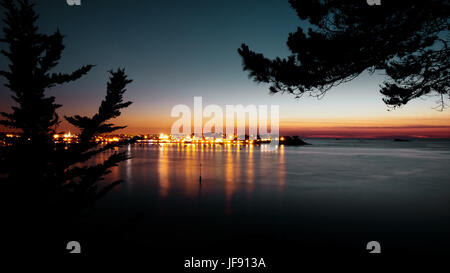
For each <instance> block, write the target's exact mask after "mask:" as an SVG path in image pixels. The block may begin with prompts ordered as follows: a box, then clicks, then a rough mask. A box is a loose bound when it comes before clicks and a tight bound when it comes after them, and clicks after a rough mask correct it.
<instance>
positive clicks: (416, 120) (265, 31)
mask: <svg viewBox="0 0 450 273" xmlns="http://www.w3.org/2000/svg"><path fill="white" fill-rule="evenodd" d="M36 2H37V3H36V10H37V12H38V14H39V15H40V19H39V24H40V30H41V31H42V32H45V33H51V32H54V31H55V30H56V29H57V28H58V29H59V30H60V31H61V33H62V34H64V35H65V40H64V44H65V46H66V50H65V51H64V52H63V55H62V59H61V63H60V65H59V66H58V67H57V69H56V71H62V72H68V71H72V70H73V69H74V68H77V67H79V66H80V65H84V64H95V65H96V67H95V68H94V69H93V71H91V72H90V73H89V74H88V75H87V76H85V77H83V78H81V79H80V80H78V81H76V82H74V83H71V84H68V85H64V86H58V87H57V88H54V89H52V90H50V91H49V92H48V94H49V95H54V96H55V97H56V101H57V103H60V104H62V105H63V107H62V108H61V109H60V110H59V111H58V112H59V114H60V116H61V118H62V117H63V116H64V115H74V114H81V115H92V114H93V113H95V111H96V110H97V106H98V105H99V102H100V101H101V99H102V98H103V96H104V94H105V92H106V81H107V79H108V78H107V77H108V75H107V70H109V69H112V68H117V67H124V68H125V69H126V72H127V74H128V75H129V76H130V78H132V79H133V80H134V81H133V83H132V84H130V86H129V88H128V91H127V92H126V95H125V96H126V98H127V100H131V101H133V102H134V103H133V104H132V105H131V106H130V107H129V108H128V109H126V110H124V111H123V113H122V115H121V117H120V118H118V119H117V120H115V123H116V124H119V125H127V126H128V127H127V128H126V129H123V130H121V131H120V132H119V133H130V134H146V133H155V134H157V133H169V132H170V128H171V125H172V123H173V122H174V121H175V120H176V118H171V117H170V111H171V109H172V107H173V106H175V105H177V104H186V105H188V106H192V104H193V97H194V96H202V97H203V98H204V101H205V103H206V104H217V105H219V106H222V107H224V106H225V105H226V104H233V105H236V104H242V105H244V106H245V105H249V104H255V105H261V104H264V105H271V104H276V105H279V106H280V134H281V135H299V136H303V137H355V138H360V137H367V138H384V137H397V136H404V137H434V138H449V137H450V110H446V111H443V112H439V111H436V110H434V109H433V107H434V106H435V101H436V100H437V98H433V97H430V98H428V99H426V100H422V99H417V100H414V101H411V102H410V103H409V104H408V105H406V106H404V107H402V108H400V109H395V110H392V111H387V109H388V108H387V106H386V105H385V104H384V103H383V101H382V95H381V94H380V93H379V92H378V90H379V85H380V84H381V83H382V81H383V78H384V76H383V75H382V72H376V73H375V74H374V75H368V74H367V73H364V74H363V75H361V76H359V77H358V78H356V79H355V80H354V81H352V82H349V83H346V84H343V85H340V86H338V87H335V88H333V89H332V90H330V92H329V93H328V94H327V95H326V96H325V97H324V98H323V99H321V100H317V99H316V98H309V97H304V98H301V99H294V98H293V97H292V96H288V95H273V96H271V95H269V91H268V86H265V85H257V84H255V83H254V82H253V81H251V80H250V79H248V77H247V73H245V72H243V71H242V66H241V58H240V56H239V55H238V54H237V48H238V47H239V46H240V45H241V43H243V42H245V43H247V44H249V45H250V46H251V47H252V48H253V49H255V50H257V51H261V52H264V53H265V54H266V55H268V56H269V57H275V56H285V55H287V54H288V49H287V47H286V45H285V41H286V37H287V36H288V34H289V33H290V32H293V31H295V30H296V28H297V26H299V25H300V24H302V22H300V21H299V19H298V17H297V15H296V14H295V11H294V10H293V9H291V8H290V6H289V3H288V1H287V0H286V1H279V0H271V1H256V0H248V1H237V0H232V1H191V2H186V1H181V0H176V1H170V2H167V1H119V0H113V1H83V2H82V5H81V6H68V5H67V4H66V1H63V0H61V1H36ZM3 13H4V10H3V9H0V17H2V18H3V16H4V14H3ZM117 18H120V20H117ZM3 24H4V23H3V22H0V26H1V27H0V29H2V28H3ZM2 35H3V33H2ZM4 46H5V45H4V44H1V45H0V47H1V48H2V49H4ZM7 65H8V61H7V60H6V58H5V57H4V56H1V57H0V69H7ZM4 83H5V79H4V78H1V79H0V85H1V86H0V111H4V112H10V107H11V106H12V105H14V102H13V100H12V99H11V93H10V92H9V90H7V88H6V87H5V86H4V85H3V84H4ZM69 130H70V131H72V132H76V129H75V128H73V127H71V126H70V125H69V124H68V123H67V122H65V121H63V122H62V123H61V125H60V127H59V128H58V131H69ZM0 131H10V129H8V128H4V127H1V128H0Z"/></svg>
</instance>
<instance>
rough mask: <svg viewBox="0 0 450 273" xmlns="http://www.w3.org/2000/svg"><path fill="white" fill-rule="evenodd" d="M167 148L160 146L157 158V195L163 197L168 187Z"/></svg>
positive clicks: (167, 191) (167, 192)
mask: <svg viewBox="0 0 450 273" xmlns="http://www.w3.org/2000/svg"><path fill="white" fill-rule="evenodd" d="M168 148H169V147H164V146H161V147H160V149H159V158H158V175H159V195H160V196H161V197H163V198H164V197H167V195H168V194H169V188H170V182H169V160H168Z"/></svg>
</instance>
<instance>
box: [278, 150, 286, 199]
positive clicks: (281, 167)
mask: <svg viewBox="0 0 450 273" xmlns="http://www.w3.org/2000/svg"><path fill="white" fill-rule="evenodd" d="M284 148H285V147H284V145H280V149H279V154H278V158H279V162H278V163H279V164H278V180H279V184H280V186H281V188H280V190H282V191H284V186H285V184H286V163H285V162H284Z"/></svg>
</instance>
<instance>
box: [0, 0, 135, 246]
mask: <svg viewBox="0 0 450 273" xmlns="http://www.w3.org/2000/svg"><path fill="white" fill-rule="evenodd" d="M1 4H2V6H3V7H4V8H5V10H6V14H5V15H6V16H5V19H4V22H5V24H6V25H5V27H4V29H3V32H4V37H3V38H2V39H1V42H2V43H5V44H6V45H7V46H8V49H7V50H2V51H1V53H2V54H3V55H5V56H6V57H7V58H8V59H9V62H10V64H9V70H8V71H0V75H1V76H3V77H4V78H5V79H6V84H5V86H6V87H7V88H8V89H9V90H10V91H11V92H12V93H13V96H12V97H13V99H14V100H15V102H17V105H16V106H12V112H11V113H1V116H2V117H3V119H1V120H0V124H2V125H4V126H8V127H10V128H14V129H17V130H20V131H21V132H22V137H21V138H20V139H19V140H17V141H16V142H15V143H14V144H13V145H10V146H5V147H1V148H0V166H1V168H0V182H1V185H2V188H3V189H2V194H1V199H2V205H3V206H2V209H3V210H5V214H4V215H7V216H9V217H6V218H5V219H6V220H5V223H6V226H8V225H10V228H11V229H10V231H11V232H13V231H14V232H22V234H27V233H29V231H30V229H29V228H28V227H31V226H32V227H33V234H34V235H36V234H37V233H39V235H36V236H41V237H42V236H43V235H42V234H50V233H51V234H52V235H51V236H53V238H56V237H58V236H57V235H56V234H55V233H61V232H62V231H61V230H62V228H63V227H64V228H65V229H67V228H68V226H67V223H68V221H70V220H71V219H74V218H76V217H78V216H79V215H80V214H81V213H82V212H83V211H84V210H85V209H86V208H88V207H89V206H91V205H92V204H93V203H94V202H95V201H96V200H98V199H99V198H100V197H102V196H103V195H105V194H106V193H107V192H108V191H109V190H111V189H112V188H113V187H115V186H116V185H118V184H119V183H120V182H121V181H115V182H112V183H110V184H107V185H103V184H104V183H100V181H102V180H103V179H104V176H105V175H106V174H108V173H109V172H110V169H111V167H114V166H117V164H118V163H120V162H121V161H124V160H126V159H128V156H127V155H126V154H125V153H123V152H115V151H114V149H116V148H117V147H120V146H122V145H124V144H127V143H129V141H121V142H117V143H111V144H107V145H99V144H97V143H96V142H95V141H93V138H94V137H95V136H96V135H99V134H104V133H111V132H114V131H115V130H118V129H122V128H125V126H114V125H113V124H111V123H108V122H109V121H110V120H111V119H114V118H116V117H118V116H119V115H120V114H121V112H120V110H121V109H123V108H126V107H128V106H129V105H130V104H131V102H124V101H123V94H124V92H125V91H126V86H127V85H128V84H129V83H130V82H131V80H130V79H128V77H127V75H126V74H125V71H124V69H118V70H116V71H109V73H110V78H109V81H108V83H107V88H106V89H107V90H106V96H105V99H104V100H103V101H102V103H101V105H100V107H99V109H98V113H97V114H96V115H94V116H93V117H92V118H89V117H82V116H79V115H76V116H74V117H66V119H67V120H68V121H69V122H70V123H71V124H73V125H75V126H77V127H78V128H80V131H81V135H80V138H79V142H78V143H72V144H64V143H59V144H55V143H54V142H53V134H54V133H55V126H57V125H58V123H59V118H58V115H57V113H56V110H57V109H58V108H59V107H61V105H58V104H56V103H55V97H48V96H46V95H45V93H46V91H47V90H48V89H49V88H51V87H54V86H56V85H61V84H64V83H67V82H71V81H75V80H77V79H79V78H80V77H82V76H83V75H85V74H86V73H88V72H89V71H90V70H91V69H92V68H93V67H94V66H93V65H86V66H82V67H81V68H79V69H77V70H75V71H74V72H72V73H69V74H64V73H54V72H52V71H53V70H54V69H55V67H56V66H57V65H58V63H59V60H60V58H61V52H62V51H63V50H64V45H63V36H62V35H61V33H60V32H59V31H56V32H55V33H53V34H51V35H46V34H41V33H39V30H38V27H37V20H38V15H37V14H36V13H35V11H34V8H33V4H32V3H30V2H29V1H28V0H21V1H13V0H2V1H1ZM107 151H110V153H111V155H110V156H109V158H108V159H107V160H105V161H104V162H102V163H100V164H96V165H89V164H87V162H88V160H89V159H90V158H92V157H93V156H95V155H97V154H99V153H104V152H107ZM37 222H39V223H40V225H38V226H39V227H40V228H38V229H36V230H35V228H36V227H37V225H36V223H37ZM42 232H43V233H42ZM36 236H34V237H33V236H31V235H30V237H33V238H28V239H31V240H32V239H36ZM16 239H17V238H16ZM23 240H25V239H23ZM46 244H47V245H48V244H49V242H46Z"/></svg>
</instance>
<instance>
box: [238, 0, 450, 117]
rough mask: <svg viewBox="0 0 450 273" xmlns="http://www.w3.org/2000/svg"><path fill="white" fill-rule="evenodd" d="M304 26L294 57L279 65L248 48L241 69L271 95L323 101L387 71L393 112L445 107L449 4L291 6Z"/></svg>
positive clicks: (424, 0)
mask: <svg viewBox="0 0 450 273" xmlns="http://www.w3.org/2000/svg"><path fill="white" fill-rule="evenodd" d="M289 3H290V4H291V7H292V8H293V9H295V10H296V12H297V15H298V16H299V17H300V19H301V20H303V21H305V22H307V23H308V24H309V25H310V27H309V29H308V30H307V31H306V30H304V29H303V28H301V27H298V29H297V31H296V32H295V33H291V34H289V37H288V40H287V46H288V47H289V49H290V51H291V52H292V55H290V56H288V57H287V58H283V59H282V58H276V59H274V60H271V59H268V58H266V57H264V55H263V54H260V53H255V52H253V51H251V50H250V49H249V47H248V46H247V45H245V44H242V46H241V48H239V49H238V52H239V54H240V55H241V56H242V60H243V69H244V70H245V71H249V77H250V78H253V80H254V81H256V82H258V83H268V84H270V91H271V93H278V92H281V93H289V94H293V95H294V96H295V97H296V98H299V97H301V96H303V95H304V94H309V95H311V96H317V97H322V96H323V95H324V94H325V93H326V92H327V91H328V90H329V89H330V88H331V87H333V86H336V85H339V84H341V83H343V82H347V81H351V80H352V79H354V78H356V77H357V76H358V75H360V74H361V73H362V72H364V71H369V72H371V73H373V72H374V71H376V70H384V71H385V72H386V75H387V78H386V81H385V82H384V84H383V85H382V87H381V90H380V92H381V93H382V94H383V95H384V98H383V100H384V102H385V103H386V104H387V105H388V106H389V107H390V108H395V107H399V106H402V105H404V104H406V103H408V102H409V101H410V100H412V99H414V98H418V97H422V96H425V95H438V96H439V98H440V99H439V101H438V103H439V106H438V107H439V109H440V110H443V109H444V108H445V106H446V104H445V100H444V99H445V98H444V96H446V95H449V92H450V89H449V86H450V74H449V68H450V67H449V65H450V62H449V61H450V54H449V39H450V34H449V28H450V25H449V14H450V9H449V8H450V1H448V0H443V1H442V0H408V1H406V0H396V1H382V3H381V5H379V6H376V5H374V6H370V5H368V4H367V3H366V1H364V0H289Z"/></svg>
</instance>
